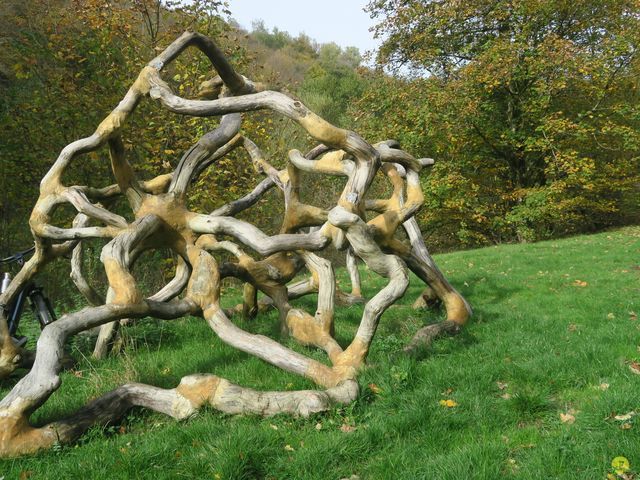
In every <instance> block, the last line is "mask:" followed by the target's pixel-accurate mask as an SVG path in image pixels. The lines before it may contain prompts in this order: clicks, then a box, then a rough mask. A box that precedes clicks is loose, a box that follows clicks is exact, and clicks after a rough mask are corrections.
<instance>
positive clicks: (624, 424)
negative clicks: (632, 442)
mask: <svg viewBox="0 0 640 480" xmlns="http://www.w3.org/2000/svg"><path fill="white" fill-rule="evenodd" d="M632 426H633V425H631V424H630V423H628V422H627V423H623V424H622V425H620V428H621V429H622V430H631V427H632Z"/></svg>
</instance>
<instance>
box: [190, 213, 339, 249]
mask: <svg viewBox="0 0 640 480" xmlns="http://www.w3.org/2000/svg"><path fill="white" fill-rule="evenodd" d="M188 225H189V227H190V228H191V229H192V230H193V231H194V232H195V233H198V234H203V233H212V234H224V235H229V236H232V237H234V238H235V239H237V240H238V241H240V243H242V244H243V245H246V246H247V247H249V248H252V249H253V250H255V251H256V252H258V253H259V254H260V255H263V256H267V255H271V254H273V253H276V252H284V251H291V250H299V249H304V250H310V251H315V250H322V249H323V248H324V247H325V246H326V245H327V243H328V242H329V239H328V238H327V237H325V236H324V234H323V232H322V231H321V230H320V231H315V232H313V233H306V234H302V233H301V234H280V235H273V236H269V235H265V234H264V233H263V232H262V231H261V230H260V229H259V228H257V227H254V226H253V225H251V224H250V223H247V222H244V221H242V220H238V219H235V218H232V217H214V216H211V215H200V214H193V215H191V216H190V217H189V219H188Z"/></svg>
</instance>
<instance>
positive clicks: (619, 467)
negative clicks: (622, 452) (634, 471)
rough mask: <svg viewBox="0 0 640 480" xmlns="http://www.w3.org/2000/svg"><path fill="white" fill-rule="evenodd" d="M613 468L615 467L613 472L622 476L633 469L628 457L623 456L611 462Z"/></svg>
mask: <svg viewBox="0 0 640 480" xmlns="http://www.w3.org/2000/svg"><path fill="white" fill-rule="evenodd" d="M611 466H612V467H613V471H614V472H616V473H617V474H618V475H622V474H623V473H625V472H628V471H629V469H630V468H631V465H629V460H627V458H626V457H622V456H621V457H616V458H614V459H613V460H611Z"/></svg>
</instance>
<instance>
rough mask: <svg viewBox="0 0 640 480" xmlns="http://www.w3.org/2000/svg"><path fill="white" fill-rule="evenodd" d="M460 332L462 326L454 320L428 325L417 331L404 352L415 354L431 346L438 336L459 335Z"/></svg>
mask: <svg viewBox="0 0 640 480" xmlns="http://www.w3.org/2000/svg"><path fill="white" fill-rule="evenodd" d="M460 332H461V326H460V325H459V324H458V323H456V322H454V321H453V320H446V321H444V322H440V323H434V324H432V325H427V326H426V327H422V328H421V329H420V330H418V331H417V332H416V334H415V335H414V336H413V338H412V339H411V341H410V342H409V343H408V344H407V345H406V346H405V347H404V349H403V351H404V353H408V354H413V353H416V352H417V351H418V350H421V349H426V348H429V347H430V346H431V344H432V343H433V341H434V340H435V339H436V338H439V337H442V336H445V335H449V336H453V335H458V334H459V333H460Z"/></svg>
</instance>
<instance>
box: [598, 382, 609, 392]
mask: <svg viewBox="0 0 640 480" xmlns="http://www.w3.org/2000/svg"><path fill="white" fill-rule="evenodd" d="M598 388H599V389H600V390H602V391H603V392H604V391H605V390H607V389H608V388H609V384H608V383H601V384H600V386H599V387H598Z"/></svg>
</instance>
